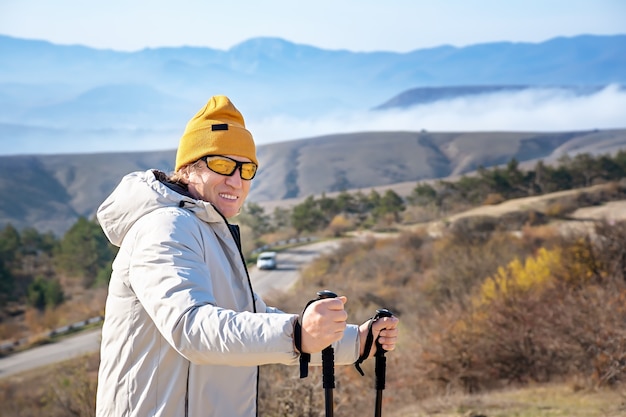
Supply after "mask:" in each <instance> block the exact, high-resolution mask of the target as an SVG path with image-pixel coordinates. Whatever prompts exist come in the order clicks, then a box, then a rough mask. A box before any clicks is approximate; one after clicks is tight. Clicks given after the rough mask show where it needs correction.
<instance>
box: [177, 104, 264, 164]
mask: <svg viewBox="0 0 626 417" xmlns="http://www.w3.org/2000/svg"><path fill="white" fill-rule="evenodd" d="M206 155H235V156H242V157H245V158H248V159H250V160H251V161H252V162H254V163H255V164H257V165H259V162H258V161H257V158H256V147H255V145H254V139H253V138H252V134H251V133H250V132H249V131H248V130H246V126H245V123H244V120H243V116H242V115H241V113H240V112H239V110H237V108H236V107H235V105H234V104H233V103H232V102H231V101H230V99H229V98H228V97H226V96H213V97H211V99H210V100H209V102H208V103H207V104H206V105H205V106H204V107H203V108H202V109H200V111H199V112H198V113H196V115H195V116H194V117H193V118H192V119H191V120H190V121H189V123H187V127H186V128H185V132H184V133H183V136H182V137H181V138H180V143H179V145H178V151H177V152H176V168H175V169H176V171H178V170H179V169H180V168H181V167H183V166H185V165H188V164H191V163H193V162H195V161H197V160H198V159H200V158H202V157H203V156H206Z"/></svg>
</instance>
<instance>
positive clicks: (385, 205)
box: [375, 190, 404, 222]
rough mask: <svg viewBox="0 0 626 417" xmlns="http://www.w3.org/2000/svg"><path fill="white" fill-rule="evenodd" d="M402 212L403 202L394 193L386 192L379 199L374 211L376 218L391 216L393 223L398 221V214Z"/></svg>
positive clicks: (391, 191)
mask: <svg viewBox="0 0 626 417" xmlns="http://www.w3.org/2000/svg"><path fill="white" fill-rule="evenodd" d="M403 210H404V200H402V197H400V196H399V195H398V194H397V193H396V192H395V191H393V190H387V191H385V194H383V196H382V197H381V198H380V200H379V202H378V207H376V209H375V215H376V217H377V218H380V217H384V216H386V215H391V216H392V217H393V219H394V221H396V222H397V221H399V220H400V212H402V211H403Z"/></svg>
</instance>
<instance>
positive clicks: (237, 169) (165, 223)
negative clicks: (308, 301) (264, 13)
mask: <svg viewBox="0 0 626 417" xmlns="http://www.w3.org/2000/svg"><path fill="white" fill-rule="evenodd" d="M257 167H258V161H257V157H256V148H255V144H254V140H253V138H252V135H251V134H250V132H249V131H248V130H247V129H246V128H245V124H244V120H243V117H242V115H241V114H240V113H239V111H238V110H237V109H236V108H235V106H234V105H233V104H232V102H231V101H230V100H229V99H228V98H227V97H224V96H216V97H212V98H211V99H210V100H209V102H208V103H207V104H206V105H205V106H204V107H203V108H202V109H201V110H200V111H199V112H198V113H197V114H196V115H195V116H194V117H193V118H192V119H191V120H190V121H189V123H188V124H187V127H186V129H185V132H184V133H183V136H182V138H181V140H180V144H179V147H178V151H177V154H176V171H175V172H174V173H173V174H171V175H166V174H165V173H162V172H159V171H153V170H149V171H146V172H135V173H132V174H129V175H127V176H126V177H124V179H123V180H122V182H121V183H120V185H118V187H117V188H116V189H115V190H114V191H113V193H112V194H111V195H110V196H109V197H108V198H107V199H106V200H105V201H104V203H102V205H101V206H100V208H99V209H98V220H99V221H100V224H101V226H102V229H103V230H104V232H105V234H106V235H107V237H108V238H109V240H110V241H111V242H112V243H113V244H115V245H117V246H119V247H120V249H119V252H118V255H117V257H116V259H115V261H114V262H113V273H112V275H111V281H110V284H109V293H108V298H107V304H106V313H105V321H104V326H103V329H102V345H101V351H100V358H101V363H100V369H99V373H98V393H97V404H96V415H97V416H98V417H105V416H107V417H109V416H110V417H113V416H115V417H121V416H125V417H128V416H137V417H139V416H141V417H144V416H153V417H156V416H168V417H169V416H190V417H200V416H203V417H210V416H221V417H223V416H229V417H238V416H241V417H244V416H245V417H253V416H255V415H257V412H258V411H257V394H258V366H259V365H263V364H269V363H281V364H290V365H291V364H296V363H298V358H299V357H300V354H301V352H302V353H307V354H318V353H319V352H320V351H321V350H322V349H324V348H325V347H326V346H329V345H331V344H332V345H333V347H334V348H335V360H336V363H337V364H351V363H354V362H355V361H356V360H357V359H359V358H360V356H361V355H363V352H365V351H367V349H366V347H365V345H366V339H367V336H368V334H369V328H368V324H369V321H368V322H366V323H363V324H362V325H361V326H356V325H351V324H347V321H346V320H347V314H346V312H345V310H344V304H345V302H346V298H345V297H337V298H332V299H324V300H320V301H317V302H315V303H313V304H312V307H311V308H308V309H306V313H305V314H303V315H302V317H299V316H298V315H296V314H286V313H283V312H281V311H279V310H277V309H275V308H273V307H269V306H267V305H266V304H265V303H264V301H263V300H262V299H261V298H260V297H259V296H258V295H257V294H256V293H255V292H254V291H253V289H252V284H251V283H250V279H249V276H248V271H247V269H246V265H245V262H244V256H243V254H242V253H241V244H240V237H239V230H238V228H237V227H236V226H235V225H231V224H229V223H228V220H227V219H229V218H231V217H233V216H235V215H237V213H239V211H240V210H241V207H242V206H243V204H244V201H245V199H246V197H247V196H248V192H249V191H250V183H251V181H252V179H253V178H254V177H255V175H256V171H257ZM296 323H298V326H299V327H298V329H301V330H300V331H299V332H298V334H300V335H301V339H300V341H301V343H300V344H299V346H300V348H301V351H300V350H298V349H297V348H296V343H295V341H294V334H295V328H296ZM397 324H398V319H396V318H395V317H388V318H385V319H384V320H379V321H376V322H375V323H373V324H372V326H371V328H372V333H373V334H374V336H380V338H379V341H380V342H381V343H382V344H383V345H384V347H385V349H386V350H392V349H394V347H395V343H396V337H397V332H398V330H397ZM372 353H373V352H372ZM365 356H368V355H367V354H366V355H365ZM316 361H317V362H316ZM311 362H312V363H319V362H320V360H319V355H315V356H312V358H311Z"/></svg>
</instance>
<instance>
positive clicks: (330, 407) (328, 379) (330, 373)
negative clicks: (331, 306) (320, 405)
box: [317, 290, 337, 417]
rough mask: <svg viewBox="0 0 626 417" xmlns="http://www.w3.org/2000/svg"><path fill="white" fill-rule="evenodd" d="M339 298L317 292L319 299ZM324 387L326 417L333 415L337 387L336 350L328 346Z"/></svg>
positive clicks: (324, 368)
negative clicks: (334, 394) (334, 391)
mask: <svg viewBox="0 0 626 417" xmlns="http://www.w3.org/2000/svg"><path fill="white" fill-rule="evenodd" d="M325 298H337V294H335V293H334V292H332V291H328V290H324V291H319V292H318V293H317V299H318V300H323V299H325ZM322 387H323V388H324V403H325V405H326V417H333V414H334V403H333V389H334V388H335V350H334V349H333V347H332V346H328V347H327V348H325V349H324V350H322Z"/></svg>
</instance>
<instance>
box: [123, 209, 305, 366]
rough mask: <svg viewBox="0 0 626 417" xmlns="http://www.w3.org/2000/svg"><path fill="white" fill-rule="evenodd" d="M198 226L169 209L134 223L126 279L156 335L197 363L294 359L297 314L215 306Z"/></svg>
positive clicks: (243, 363) (288, 361) (289, 361)
mask: <svg viewBox="0 0 626 417" xmlns="http://www.w3.org/2000/svg"><path fill="white" fill-rule="evenodd" d="M201 227H204V226H203V225H202V224H201V223H200V222H199V221H198V220H197V219H195V218H193V215H192V214H188V213H187V212H185V211H183V210H177V209H175V208H173V209H168V210H159V211H157V212H155V213H152V214H150V215H148V216H146V217H144V218H142V219H141V220H140V221H139V222H137V224H136V225H135V226H134V228H135V233H134V236H133V237H132V238H133V241H132V254H131V256H130V261H129V284H130V286H131V287H132V289H133V291H134V293H135V295H136V296H137V298H138V300H139V302H140V303H141V306H142V307H143V309H144V310H145V311H146V313H147V314H148V315H149V316H150V318H151V320H152V322H153V323H154V325H155V326H156V328H157V329H158V331H159V332H160V334H161V335H162V336H163V338H164V339H165V340H166V341H167V342H168V343H169V344H170V345H171V346H172V347H173V348H174V349H175V350H177V351H178V352H179V353H180V354H181V355H183V356H184V357H186V358H187V359H188V360H190V361H191V362H193V363H197V364H223V365H233V366H237V365H241V366H250V365H262V364H267V363H285V364H293V363H295V362H296V361H297V354H296V352H295V350H294V345H293V329H294V323H295V320H296V319H297V315H293V314H284V313H278V312H276V313H274V312H262V313H252V312H239V311H235V310H233V309H229V308H223V307H220V306H218V303H217V302H216V299H215V294H214V293H213V292H214V290H213V286H212V281H211V280H212V279H214V277H211V271H210V269H209V267H208V265H207V263H206V261H205V259H204V251H205V248H204V245H205V244H206V243H205V242H204V241H203V240H202V238H201V236H202V235H201V232H200V228H201ZM129 237H130V236H129ZM224 273H225V274H228V273H232V272H228V271H227V270H225V272H224Z"/></svg>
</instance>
